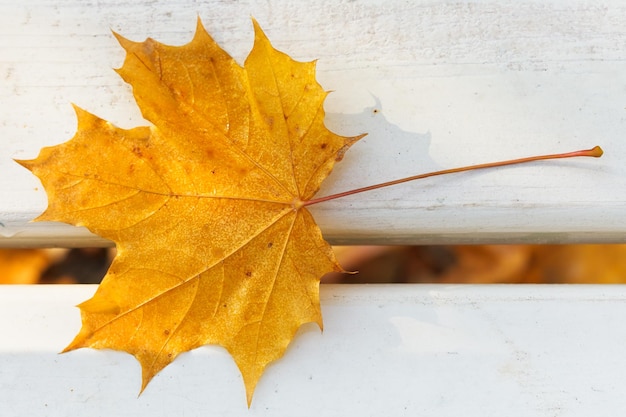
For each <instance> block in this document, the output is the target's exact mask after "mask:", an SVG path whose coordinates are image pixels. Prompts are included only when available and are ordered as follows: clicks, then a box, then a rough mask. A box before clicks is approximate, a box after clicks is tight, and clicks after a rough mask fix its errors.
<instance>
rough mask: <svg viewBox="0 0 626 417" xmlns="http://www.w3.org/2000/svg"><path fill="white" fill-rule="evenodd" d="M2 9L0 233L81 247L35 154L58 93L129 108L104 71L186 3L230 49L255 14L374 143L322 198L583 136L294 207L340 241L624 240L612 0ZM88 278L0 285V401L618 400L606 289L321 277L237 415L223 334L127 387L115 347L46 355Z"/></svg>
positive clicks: (65, 335)
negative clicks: (124, 43) (573, 153)
mask: <svg viewBox="0 0 626 417" xmlns="http://www.w3.org/2000/svg"><path fill="white" fill-rule="evenodd" d="M12 3H13V2H8V1H5V2H2V3H0V77H1V80H2V81H0V97H1V101H0V106H1V112H0V132H1V133H0V135H1V139H0V246H3V247H32V246H94V245H96V246H98V245H106V244H108V243H107V242H105V241H103V240H101V239H99V238H97V237H94V236H92V235H90V234H89V233H87V232H86V231H84V230H80V229H75V228H72V227H69V226H65V225H57V224H43V223H34V224H33V223H28V221H29V220H30V219H32V218H33V217H35V216H36V215H37V214H39V213H40V212H41V211H42V210H43V209H44V208H45V206H46V198H45V193H44V192H43V190H42V188H41V185H40V184H39V183H38V181H37V180H36V178H35V177H33V176H32V175H31V174H30V173H29V172H28V171H26V170H25V169H23V168H21V167H20V166H18V165H17V164H15V163H14V162H13V161H12V160H11V159H12V158H18V159H19V158H21V159H26V158H31V157H34V156H35V155H36V154H37V153H38V150H39V148H41V147H42V146H49V145H53V144H56V143H60V142H63V141H65V140H67V139H69V138H70V137H71V136H72V135H73V133H74V131H75V117H74V115H73V111H72V109H71V106H70V104H69V103H70V102H74V103H76V104H78V105H80V106H82V107H84V108H86V109H88V110H90V111H91V112H94V113H96V114H98V115H99V116H101V117H104V118H106V119H109V120H111V121H113V122H115V123H116V124H118V125H121V126H123V127H131V126H135V125H138V124H142V123H144V122H143V121H142V120H141V117H140V116H139V111H138V110H137V108H136V107H135V105H134V103H133V101H132V97H131V94H130V91H129V88H128V87H127V86H126V85H124V84H123V83H122V81H121V80H120V79H119V77H118V76H117V75H116V74H115V73H114V72H113V71H112V70H111V68H112V67H118V66H119V65H121V62H122V59H123V52H122V50H121V48H119V47H118V45H117V43H116V41H115V39H114V38H113V37H112V36H111V33H110V29H113V30H115V31H117V32H119V33H121V34H123V35H124V36H127V37H129V38H131V39H135V40H142V39H144V38H145V37H147V36H151V37H154V38H156V39H158V40H160V41H163V42H166V43H172V44H180V43H184V42H186V41H188V40H189V39H190V36H191V34H192V31H193V28H194V25H195V20H196V17H197V16H198V15H199V16H200V17H201V18H202V19H203V21H204V23H205V26H206V27H207V28H208V30H209V31H210V32H211V33H212V34H213V35H214V37H215V38H216V39H217V40H218V41H219V42H220V43H221V44H222V45H223V47H224V48H225V49H226V50H228V51H229V52H231V54H232V55H233V56H235V57H236V58H237V59H238V60H240V61H242V60H243V58H244V57H245V55H246V54H247V52H248V51H249V49H250V46H251V41H252V28H251V23H250V16H251V15H252V16H255V17H256V18H257V19H258V20H259V22H260V23H261V25H262V26H263V28H264V29H265V31H266V33H267V34H268V36H269V37H270V39H271V40H272V41H273V43H274V44H275V46H276V47H278V48H279V49H282V50H284V51H285V52H288V53H289V54H290V55H292V56H294V57H295V58H296V59H300V60H310V59H315V58H318V59H319V62H318V69H319V75H318V78H319V80H320V82H321V83H322V85H323V86H324V87H325V88H327V89H330V90H334V91H335V92H334V93H332V94H331V95H330V96H329V98H328V99H327V102H326V110H327V113H328V118H327V124H328V126H329V127H330V128H332V129H333V130H336V131H338V132H339V133H342V134H346V135H348V134H349V135H352V134H357V133H361V132H368V133H369V136H367V137H366V138H365V139H363V140H362V141H361V142H360V143H359V144H357V145H355V146H354V148H353V149H352V150H351V151H350V152H349V153H348V154H347V156H346V158H345V160H344V161H343V162H342V163H341V164H340V165H339V166H338V167H337V169H336V170H335V172H334V173H333V174H332V176H331V178H329V180H328V181H327V182H326V183H325V186H324V189H323V190H322V191H321V193H320V195H323V194H329V193H333V192H338V191H343V190H346V189H350V188H355V187H359V186H363V185H369V184H372V183H377V182H382V181H385V180H390V179H394V178H398V177H403V176H407V175H410V174H415V173H419V172H426V171H430V170H433V169H438V168H450V167H455V166H460V165H467V164H473V163H479V162H487V161H493V160H499V159H510V158H514V157H521V156H527V155H531V154H539V153H554V152H561V151H569V150H575V149H581V148H590V147H592V146H593V145H596V144H598V145H601V146H602V147H603V148H604V150H605V152H606V154H605V156H604V157H603V158H602V159H600V160H595V159H591V160H587V159H579V160H568V161H561V162H544V163H534V164H531V165H528V166H519V167H510V168H502V169H497V170H493V171H483V172H474V173H465V174H460V175H456V176H454V177H447V178H446V177H438V178H431V179H428V180H424V181H421V182H417V183H412V184H404V185H401V186H397V187H395V188H389V189H385V190H378V191H373V192H371V193H367V194H361V195H356V196H353V197H348V198H346V199H343V200H337V201H334V202H330V203H328V204H325V205H320V206H319V207H314V208H313V210H312V211H313V214H314V216H315V217H316V219H317V220H318V223H319V224H320V226H321V228H322V230H323V232H324V234H325V236H326V237H327V238H328V239H329V240H330V241H331V242H333V243H337V244H347V243H350V244H367V243H387V244H389V243H391V244H393V243H478V242H489V243H494V242H505V243H520V242H531V243H543V242H548V243H556V242H558V243H568V242H574V243H575V242H624V241H626V238H625V237H626V164H625V163H624V156H625V155H626V140H624V137H625V135H626V109H625V108H626V88H625V86H626V6H625V5H624V4H623V2H621V1H617V0H616V1H608V0H601V1H597V2H594V3H589V2H587V1H566V0H562V1H559V0H555V1H551V2H543V3H542V2H534V1H518V2H507V1H504V0H501V1H496V0H493V1H477V2H472V3H458V2H452V1H428V2H427V1H414V2H393V1H380V2H378V1H355V2H348V1H340V0H328V1H320V2H316V3H315V6H312V5H304V4H300V3H298V2H294V1H289V0H282V1H273V2H261V1H258V2H257V1H250V2H247V3H236V2H228V1H207V2H202V3H196V2H193V1H184V0H177V1H169V2H159V3H156V2H150V1H143V0H142V1H135V2H122V1H119V0H118V1H104V2H91V1H87V2H80V1H70V0H68V1H64V2H54V3H52V2H50V3H45V2H35V1H31V0H26V1H21V2H15V5H13V4H12ZM94 289H95V287H92V286H58V287H47V286H33V287H19V286H17V287H8V286H5V287H0V415H2V416H4V415H7V416H34V415H47V416H65V415H89V416H100V415H101V416H111V415H129V416H137V415H151V416H172V415H181V416H182V415H227V416H236V415H242V416H252V415H272V416H289V417H293V416H311V415H317V416H348V415H353V416H370V415H371V416H392V415H421V416H424V415H426V416H428V415H436V416H457V415H476V416H501V415H506V416H560V415H563V416H589V415H593V416H601V415H606V416H615V415H619V414H620V413H621V412H623V410H626V397H624V395H623V376H624V375H625V374H626V357H625V355H624V353H623V351H624V350H623V346H624V345H625V344H626V326H625V325H624V324H623V323H624V316H626V289H624V287H621V286H601V287H600V286H523V287H520V286H438V285H415V286H411V285H408V286H400V285H389V286H330V285H329V286H323V288H322V308H323V312H324V318H325V331H324V333H323V334H320V333H319V331H317V330H316V328H315V327H313V326H308V327H307V326H305V327H304V328H303V329H302V331H301V332H300V333H299V335H298V336H297V337H296V339H295V341H294V342H293V344H292V346H291V347H290V349H289V350H288V352H287V355H286V356H285V358H283V359H282V360H280V361H279V362H277V363H276V364H274V365H272V366H271V367H270V368H269V369H268V371H267V372H266V374H265V375H264V376H263V378H262V379H261V381H260V383H259V386H258V388H257V390H256V392H255V398H254V401H253V404H252V408H251V409H250V410H248V409H247V408H246V406H245V395H244V392H243V384H242V382H241V379H240V376H239V373H238V371H237V369H236V367H235V365H234V364H233V362H232V360H231V359H230V358H229V357H228V356H227V355H226V354H225V353H224V352H223V351H222V350H221V349H219V348H212V347H207V348H202V349H198V350H196V351H194V352H191V353H189V354H186V355H183V356H182V357H181V358H180V359H179V360H177V361H176V362H174V363H173V364H172V365H170V366H169V367H168V368H166V369H165V370H164V371H163V372H161V374H159V375H158V376H157V377H156V378H155V379H154V381H153V382H151V384H150V385H149V386H148V388H147V390H146V391H145V392H144V393H143V394H142V395H141V396H140V397H139V398H137V392H138V389H139V385H140V370H139V366H138V365H137V364H136V363H135V361H134V359H133V358H132V357H130V356H129V355H125V354H122V353H115V352H102V351H92V350H81V351H77V352H72V353H69V354H64V355H58V354H57V352H58V351H60V350H61V349H62V348H63V347H64V346H65V345H66V344H67V343H68V342H69V341H70V340H71V338H72V337H73V335H74V334H75V333H76V331H77V330H78V328H79V325H80V320H79V313H78V310H77V309H76V308H74V307H73V305H75V304H76V303H78V302H80V301H82V300H84V299H86V298H88V297H89V296H90V295H91V294H92V293H93V291H94Z"/></svg>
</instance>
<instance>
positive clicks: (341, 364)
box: [0, 284, 626, 417]
mask: <svg viewBox="0 0 626 417" xmlns="http://www.w3.org/2000/svg"><path fill="white" fill-rule="evenodd" d="M93 291H95V287H94V286H55V287H50V286H30V287H29V286H24V287H19V286H5V287H3V288H2V291H0V328H1V329H2V343H1V344H0V369H2V372H0V387H2V389H0V404H2V413H3V415H7V416H13V417H21V416H24V417H30V416H33V415H46V416H69V415H77V416H78V415H80V416H83V415H84V416H87V415H88V416H94V417H98V416H133V417H134V416H140V415H147V416H152V417H158V416H172V415H177V416H183V415H184V416H186V415H194V416H195V415H203V416H214V415H215V416H245V417H253V416H274V417H280V416H285V417H298V416H306V417H309V416H325V417H326V416H328V417H330V416H412V415H419V416H437V417H446V416H460V415H463V416H510V417H518V416H519V417H521V416H523V417H535V416H536V417H539V416H559V415H563V416H571V417H587V416H599V417H603V416H607V417H609V416H610V417H613V416H615V415H616V413H617V414H618V415H619V410H624V409H625V408H626V398H625V397H624V395H623V389H622V381H623V376H624V373H625V372H626V362H625V361H624V354H623V347H624V344H625V343H626V331H625V329H624V325H623V317H624V315H625V314H626V311H625V307H626V287H624V286H576V285H572V286H533V285H529V286H506V285H505V286H502V285H490V286H467V285H466V286H440V285H400V284H394V285H388V286H379V285H369V286H358V285H357V286H329V285H326V286H322V292H321V301H322V306H323V309H324V322H325V325H324V333H323V334H322V333H320V332H319V330H318V329H317V328H316V327H315V326H310V327H309V326H305V327H304V328H302V329H301V331H300V332H299V334H298V336H297V337H296V339H295V340H294V342H293V343H292V345H291V346H290V347H289V349H288V351H287V354H286V355H285V357H284V358H282V359H281V360H280V361H279V362H277V363H275V364H273V365H272V366H271V367H270V368H269V369H268V371H267V373H266V374H265V375H264V376H263V378H262V379H261V381H260V383H259V385H258V387H257V391H256V393H255V398H254V401H253V403H252V408H251V409H250V410H248V409H247V408H246V405H245V394H244V389H243V384H242V382H241V377H240V375H239V372H238V370H237V368H236V366H235V364H234V363H233V361H232V359H231V358H230V357H229V356H228V355H227V354H226V352H225V351H223V350H222V349H218V348H215V347H203V348H200V349H196V350H194V351H192V352H190V353H187V354H184V355H181V357H179V358H178V359H177V360H176V361H175V362H174V363H173V364H171V365H170V366H169V367H168V368H166V369H165V370H163V371H162V372H161V373H160V374H159V375H158V376H157V377H156V378H155V379H154V381H152V382H151V384H150V385H149V386H148V388H147V389H146V390H145V391H144V393H143V394H142V395H141V396H140V397H137V393H138V390H139V386H140V370H139V366H138V364H137V363H136V362H135V360H134V359H133V358H132V357H131V356H130V355H127V354H123V353H118V352H113V351H107V350H103V351H95V350H79V351H76V352H71V353H68V354H63V355H59V354H58V352H59V351H60V350H61V349H62V348H63V347H64V345H65V344H66V343H67V341H68V340H70V339H71V337H72V335H73V334H74V332H75V331H76V330H78V327H79V325H80V324H79V317H78V312H77V310H76V309H75V308H74V307H71V306H72V305H73V304H76V303H77V302H79V301H81V300H83V299H85V298H86V297H88V296H89V295H90V294H91V293H92V292H93Z"/></svg>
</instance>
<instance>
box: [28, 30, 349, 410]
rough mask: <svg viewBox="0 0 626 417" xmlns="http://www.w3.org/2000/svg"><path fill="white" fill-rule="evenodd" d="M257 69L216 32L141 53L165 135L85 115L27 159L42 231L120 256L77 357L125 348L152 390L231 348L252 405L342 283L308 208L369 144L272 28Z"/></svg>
mask: <svg viewBox="0 0 626 417" xmlns="http://www.w3.org/2000/svg"><path fill="white" fill-rule="evenodd" d="M253 25H254V30H255V41H254V46H253V49H252V50H251V52H250V55H249V56H248V58H247V59H246V61H245V64H244V66H243V67H241V66H240V65H238V64H237V63H236V62H235V61H234V60H233V59H232V58H231V57H230V56H229V55H228V54H227V53H226V52H225V51H223V50H222V49H221V48H220V47H219V46H218V45H217V44H216V43H215V41H214V40H213V39H212V38H211V37H210V36H209V34H208V33H207V32H206V31H205V29H204V28H203V26H202V24H201V22H200V20H198V25H197V29H196V33H195V36H194V38H193V40H192V41H191V42H190V43H188V44H186V45H183V46H180V47H175V46H167V45H164V44H161V43H159V42H157V41H155V40H152V39H147V40H146V41H144V42H132V41H129V40H127V39H125V38H123V37H121V36H119V35H117V34H116V37H117V38H118V40H119V42H120V44H121V45H122V47H123V48H124V49H125V50H126V53H127V54H126V58H125V61H124V64H123V66H122V67H121V68H120V69H119V70H117V71H118V73H119V74H120V75H121V77H122V78H123V79H124V80H125V81H126V82H127V83H129V84H130V85H131V86H132V88H133V94H134V97H135V99H136V101H137V104H138V105H139V107H140V109H141V112H142V114H143V116H144V117H145V118H146V119H147V120H148V121H150V122H151V123H152V124H153V125H152V126H149V127H137V128H133V129H130V130H125V129H121V128H118V127H115V126H113V125H112V124H111V123H109V122H107V121H105V120H103V119H100V118H98V117H97V116H94V115H92V114H90V113H88V112H86V111H84V110H81V109H80V108H76V113H77V116H78V130H77V133H76V134H75V136H74V137H73V138H72V139H71V140H70V141H68V142H66V143H64V144H61V145H58V146H54V147H50V148H44V149H42V150H41V152H40V155H39V156H38V157H37V158H36V159H34V160H30V161H18V162H20V163H21V164H22V165H24V166H25V167H27V168H28V169H30V170H31V171H32V172H33V173H34V174H36V175H37V176H38V177H39V178H40V179H41V181H42V183H43V185H44V187H45V189H46V192H47V194H48V198H49V203H48V208H47V209H46V211H45V212H44V213H43V214H42V215H41V216H40V217H38V219H37V220H47V221H62V222H66V223H70V224H73V225H77V226H85V227H87V228H88V229H89V230H91V231H92V232H94V233H96V234H98V235H100V236H102V237H105V238H107V239H110V240H112V241H114V242H115V243H116V246H117V255H116V257H115V259H114V261H113V263H112V265H111V267H110V269H109V271H108V273H107V275H106V277H105V278H104V280H103V281H102V283H101V285H100V286H99V287H98V289H97V291H96V293H95V295H94V296H93V298H91V299H89V300H87V301H85V302H84V303H82V304H80V306H79V307H80V310H81V315H82V328H81V330H80V332H79V334H78V335H77V336H76V338H75V339H74V340H73V341H72V342H71V344H70V345H69V346H68V347H67V348H66V349H65V351H69V350H73V349H77V348H82V347H92V348H98V349H103V348H109V349H116V350H124V351H126V352H129V353H131V354H132V355H134V356H135V357H136V358H137V360H138V361H139V362H140V363H141V367H142V390H143V389H144V388H145V387H146V385H147V384H148V382H149V381H150V380H151V379H152V378H153V376H154V375H155V374H156V373H157V372H159V371H160V370H161V369H163V368H164V367H165V366H167V365H168V364H169V363H170V362H172V360H174V358H175V357H176V356H177V355H178V354H180V353H182V352H185V351H188V350H190V349H193V348H196V347H199V346H201V345H205V344H218V345H221V346H223V347H225V348H226V349H227V350H228V351H229V352H230V354H231V355H232V357H233V358H234V360H235V362H236V363H237V365H238V367H239V369H240V371H241V373H242V376H243V380H244V383H245V387H246V392H247V400H248V404H250V401H251V398H252V393H253V391H254V388H255V386H256V384H257V381H258V380H259V378H260V377H261V374H262V373H263V371H264V369H265V367H266V366H267V364H268V363H270V362H272V361H274V360H276V359H278V358H280V357H281V356H282V355H283V353H284V351H285V349H286V348H287V345H288V344H289V343H290V341H291V340H292V338H293V337H294V334H295V332H296V330H297V329H298V328H299V327H300V326H301V325H302V324H304V323H308V322H315V323H317V324H318V325H319V326H320V328H321V327H322V317H321V311H320V306H319V280H320V278H321V277H322V276H323V275H324V274H325V273H327V272H330V271H339V270H341V267H340V266H339V265H338V264H337V262H336V260H335V257H334V255H333V252H332V249H331V247H330V246H329V245H328V243H326V242H325V241H324V239H323V238H322V235H321V232H320V230H319V228H318V227H317V225H316V224H315V222H314V220H313V218H312V217H311V215H310V213H309V212H308V211H307V209H306V207H304V202H306V201H308V200H309V199H311V197H313V195H314V194H315V193H316V192H317V191H318V189H319V187H320V184H321V182H322V180H323V179H324V178H325V177H326V176H327V175H328V174H329V173H330V171H331V170H332V168H333V165H334V163H335V162H336V161H339V160H340V159H341V158H342V156H343V154H344V152H345V151H346V150H347V149H348V147H349V146H350V145H351V144H353V143H354V142H355V141H356V140H358V139H359V138H360V137H361V136H357V137H342V136H339V135H336V134H334V133H332V132H330V131H329V130H328V129H326V127H325V126H324V110H323V102H324V99H325V97H326V95H327V92H325V91H324V90H323V89H322V87H321V86H320V85H319V84H318V83H317V82H316V80H315V63H314V62H307V63H301V62H296V61H293V60H292V59H291V58H290V57H289V56H287V55H285V54H283V53H281V52H279V51H277V50H275V49H274V48H273V47H272V45H271V44H270V42H269V40H268V39H267V37H266V36H265V34H264V33H263V32H262V30H261V29H260V27H259V25H258V24H257V23H256V22H253Z"/></svg>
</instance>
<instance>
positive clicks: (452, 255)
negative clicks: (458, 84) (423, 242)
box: [0, 245, 626, 284]
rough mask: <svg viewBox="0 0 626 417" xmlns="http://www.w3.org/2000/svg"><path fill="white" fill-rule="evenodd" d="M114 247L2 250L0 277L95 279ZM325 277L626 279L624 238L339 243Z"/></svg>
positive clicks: (5, 280)
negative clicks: (599, 241) (617, 241)
mask: <svg viewBox="0 0 626 417" xmlns="http://www.w3.org/2000/svg"><path fill="white" fill-rule="evenodd" d="M114 251H115V250H114V249H111V248H94V249H1V250H0V284H54V283H59V284H73V283H75V284H95V283H99V282H100V280H101V279H102V277H103V276H104V274H105V273H106V271H107V269H108V267H109V264H110V263H111V260H112V259H113V256H114V253H115V252H114ZM335 252H336V254H337V258H338V260H339V263H340V264H341V265H342V266H343V267H344V269H346V270H347V271H354V272H357V273H355V274H341V273H333V274H328V275H326V276H325V277H324V278H323V280H322V282H326V283H403V282H406V283H408V282H412V283H420V282H421V283H472V284H477V283H520V284H521V283H546V284H556V283H563V284H564V283H577V284H584V283H587V284H601V283H607V284H609V283H622V282H626V245H462V246H445V245H441V246H336V247H335Z"/></svg>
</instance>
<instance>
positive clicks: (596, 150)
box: [302, 146, 603, 206]
mask: <svg viewBox="0 0 626 417" xmlns="http://www.w3.org/2000/svg"><path fill="white" fill-rule="evenodd" d="M602 154H603V151H602V148H600V147H599V146H595V147H593V148H591V149H585V150H581V151H575V152H567V153H556V154H551V155H539V156H530V157H527V158H519V159H511V160H508V161H501V162H490V163H487V164H478V165H470V166H466V167H460V168H451V169H444V170H442V171H435V172H428V173H426V174H419V175H414V176H412V177H407V178H401V179H398V180H394V181H388V182H383V183H380V184H375V185H370V186H368V187H362V188H356V189H354V190H349V191H344V192H341V193H337V194H331V195H327V196H325V197H319V198H314V199H312V200H308V201H303V202H302V206H311V205H313V204H318V203H323V202H325V201H330V200H336V199H338V198H342V197H346V196H349V195H353V194H358V193H363V192H365V191H371V190H377V189H379V188H383V187H389V186H392V185H396V184H402V183H404V182H409V181H414V180H421V179H423V178H428V177H434V176H437V175H444V174H453V173H455V172H463V171H472V170H475V169H484V168H494V167H501V166H505V165H517V164H523V163H526V162H533V161H540V160H545V159H561V158H574V157H577V156H589V157H594V158H599V157H600V156H602Z"/></svg>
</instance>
